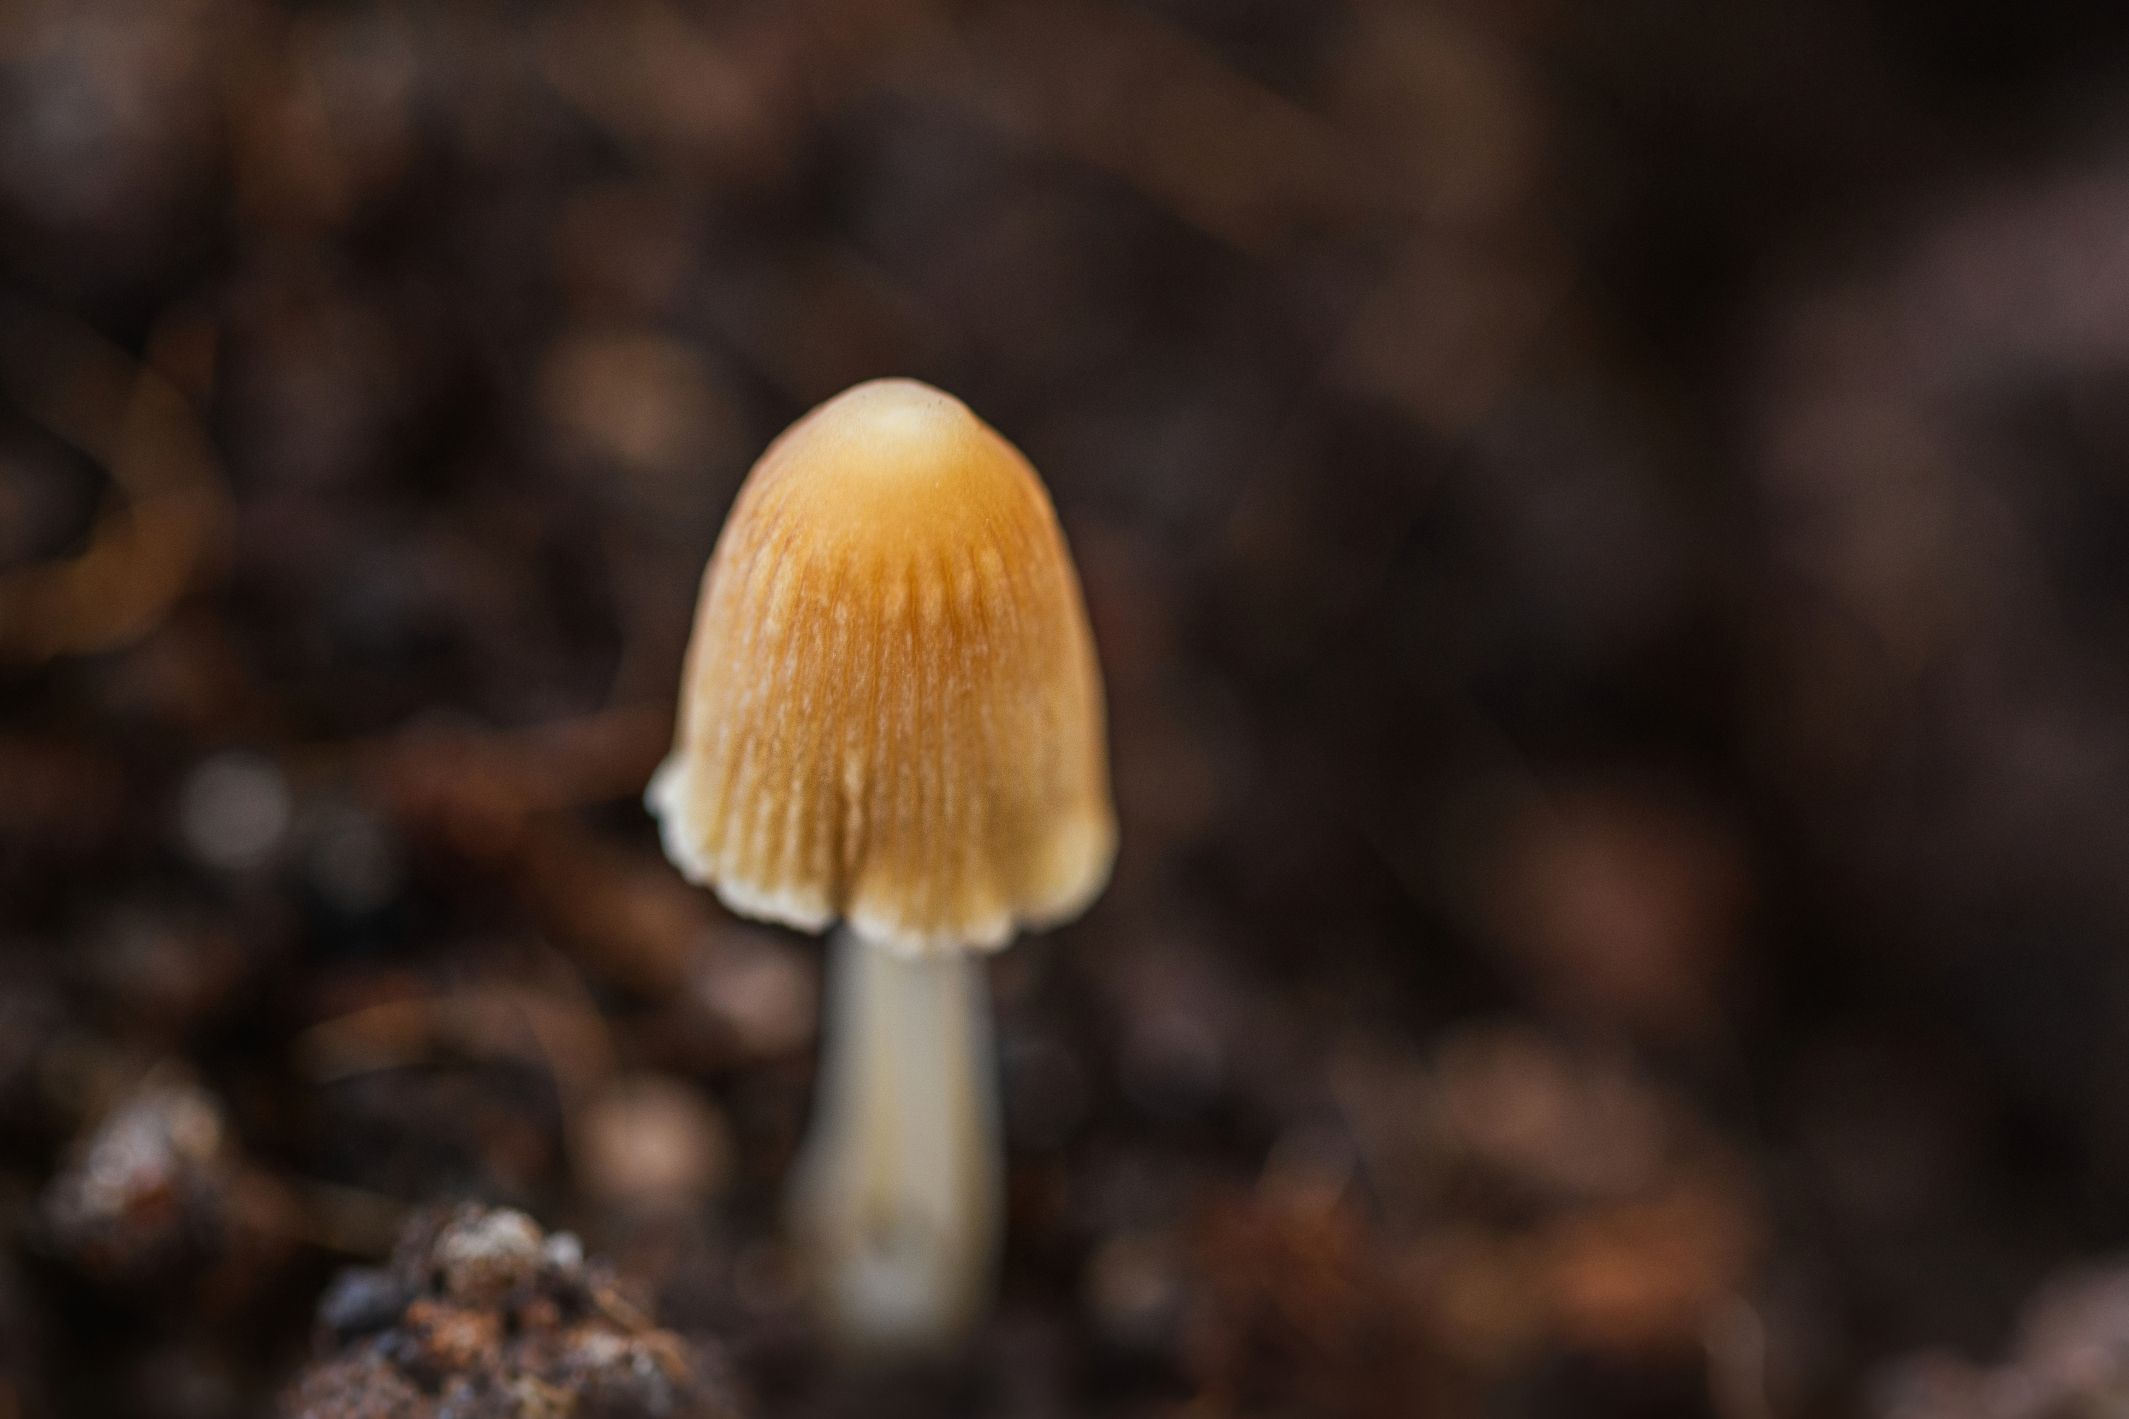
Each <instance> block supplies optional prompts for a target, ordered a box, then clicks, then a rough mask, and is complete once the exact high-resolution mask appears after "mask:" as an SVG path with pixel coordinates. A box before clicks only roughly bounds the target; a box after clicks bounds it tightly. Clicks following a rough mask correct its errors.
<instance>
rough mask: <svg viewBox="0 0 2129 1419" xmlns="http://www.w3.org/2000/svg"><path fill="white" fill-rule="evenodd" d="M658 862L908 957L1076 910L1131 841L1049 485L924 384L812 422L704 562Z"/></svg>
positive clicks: (776, 916) (882, 383)
mask: <svg viewBox="0 0 2129 1419" xmlns="http://www.w3.org/2000/svg"><path fill="white" fill-rule="evenodd" d="M646 801H647V802H648V803H649V805H650V807H651V809H652V811H653V812H655V813H656V814H657V815H658V818H659V821H660V826H661V828H662V829H663V832H664V839H665V850H666V855H667V856H668V857H670V858H672V860H673V862H674V863H675V864H676V865H678V866H679V868H680V869H681V870H682V871H683V872H684V873H686V874H687V876H688V877H689V878H690V879H692V880H694V881H697V882H704V883H708V884H709V885H711V886H712V887H714V888H715V889H716V891H717V894H718V896H720V897H721V898H723V900H724V901H725V903H726V904H727V905H728V906H730V907H731V908H732V909H733V910H735V911H738V912H741V913H743V914H745V915H747V916H754V917H762V918H766V919H768V920H771V921H780V922H785V923H788V924H790V925H792V926H798V927H803V928H805V929H806V930H809V931H817V930H819V929H821V928H822V927H824V926H826V925H827V924H828V923H829V922H831V921H833V920H834V919H835V918H836V917H838V916H840V917H843V918H845V919H846V920H848V921H849V923H850V924H851V926H852V927H853V928H854V929H855V930H856V931H857V932H858V933H859V934H860V935H861V936H864V937H866V938H868V939H870V940H872V941H875V942H878V943H880V944H883V945H887V946H891V947H895V948H897V949H900V950H903V951H908V952H924V951H936V950H946V949H953V948H959V947H982V948H986V949H991V948H996V947H999V946H1002V945H1004V944H1005V943H1006V942H1007V941H1008V940H1009V939H1011V937H1012V935H1013V932H1014V930H1015V928H1016V927H1018V926H1020V925H1022V924H1026V925H1030V926H1040V925H1043V924H1046V923H1050V922H1055V921H1059V920H1062V919H1064V918H1067V917H1071V916H1074V915H1076V914H1078V913H1079V912H1080V911H1082V910H1083V909H1085V907H1086V906H1087V904H1088V903H1089V902H1091V901H1093V899H1094V898H1095V897H1096V896H1097V895H1098V894H1099V893H1100V891H1101V888H1102V886H1103V884H1104V883H1105V882H1106V881H1107V880H1108V875H1109V865H1110V861H1111V859H1112V857H1113V856H1114V854H1115V844H1116V823H1115V816H1114V812H1113V810H1112V809H1111V807H1110V803H1109V771H1108V749H1107V739H1106V731H1105V729H1104V726H1103V712H1102V692H1101V672H1100V669H1099V667H1098V666H1097V664H1096V663H1095V658H1094V643H1093V637H1092V636H1091V635H1090V634H1089V632H1088V630H1087V616H1086V608H1085V605H1084V603H1083V602H1082V600H1081V597H1080V590H1079V578H1078V575H1077V573H1075V572H1074V571H1073V569H1072V559H1071V554H1070V553H1069V552H1067V551H1066V550H1065V544H1064V537H1063V535H1062V534H1061V533H1060V532H1059V531H1058V527H1057V517H1056V514H1055V513H1054V512H1052V511H1051V508H1050V499H1049V495H1048V494H1047V493H1045V492H1044V491H1043V487H1042V482H1041V480H1040V479H1038V478H1037V477H1036V476H1035V470H1034V469H1033V468H1031V467H1030V466H1029V465H1028V461H1027V460H1026V459H1025V458H1023V457H1022V456H1021V455H1020V452H1019V450H1017V449H1015V448H1014V447H1013V446H1012V445H1011V444H1009V443H1007V442H1006V441H1005V440H1004V439H1003V438H1001V437H1000V436H999V435H998V434H997V432H996V431H994V430H993V429H991V428H990V426H988V425H987V424H985V423H983V421H981V420H980V419H978V418H977V417H976V416H975V415H974V414H972V413H970V412H969V410H968V408H967V407H966V406H965V405H963V404H962V403H961V401H960V400H958V399H955V398H953V397H952V396H951V395H948V394H943V393H941V392H940V391H938V390H936V389H933V388H931V387H930V386H929V385H925V384H919V383H917V382H916V381H914V380H907V379H882V380H874V381H871V382H870V383H866V384H861V385H858V386H857V387H856V388H854V389H850V390H847V391H845V392H844V393H842V394H840V395H838V396H836V397H835V398H834V399H831V400H829V401H828V402H827V403H826V404H823V405H821V406H820V407H819V408H818V409H815V410H814V411H813V412H812V413H810V414H808V415H806V417H804V418H803V419H800V420H799V421H798V422H797V423H796V424H794V425H792V426H791V428H790V429H788V430H787V431H785V433H784V434H783V436H782V437H781V438H779V439H777V440H776V442H775V443H773V444H771V445H770V446H769V451H768V452H767V453H764V454H763V455H762V457H761V461H760V462H759V463H757V464H755V465H754V471H753V472H752V473H750V474H748V475H747V481H746V484H745V486H744V487H742V488H741V489H740V491H739V500H738V502H737V503H736V504H735V505H734V507H733V509H732V515H731V518H730V519H729V520H728V521H727V522H726V523H725V528H724V533H723V535H722V536H721V537H720V538H719V539H718V542H717V551H716V553H715V555H713V556H712V557H711V558H710V566H709V570H708V572H706V573H705V574H704V577H703V585H702V600H701V603H700V605H699V607H698V608H697V611H696V618H695V633H694V639H693V641H692V642H691V643H690V645H689V647H688V656H687V666H686V669H685V671H684V678H683V684H682V688H681V705H680V723H679V729H678V733H677V736H676V739H675V742H674V746H673V752H672V755H671V757H669V758H668V759H667V760H666V762H665V764H664V766H663V767H661V768H660V769H659V770H658V774H657V776H656V777H655V778H653V779H652V781H651V786H650V791H649V793H648V795H647V800H646Z"/></svg>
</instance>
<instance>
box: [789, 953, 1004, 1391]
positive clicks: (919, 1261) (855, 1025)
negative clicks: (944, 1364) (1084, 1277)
mask: <svg viewBox="0 0 2129 1419" xmlns="http://www.w3.org/2000/svg"><path fill="white" fill-rule="evenodd" d="M827 971H828V981H827V1002H826V1010H825V1013H824V1018H823V1032H824V1038H823V1042H822V1050H823V1054H822V1060H821V1073H820V1082H819V1084H818V1086H817V1089H816V1094H815V1103H814V1116H813V1124H812V1128H811V1131H810V1133H809V1134H808V1136H807V1139H806V1143H805V1147H804V1149H803V1150H802V1152H801V1155H800V1159H799V1165H798V1171H797V1179H796V1185H795V1188H794V1191H793V1195H792V1219H793V1223H794V1227H795V1230H796V1232H797V1234H798V1239H799V1244H800V1246H801V1249H802V1251H803V1253H804V1257H805V1261H806V1264H807V1268H808V1271H809V1273H810V1275H811V1279H812V1281H813V1284H814V1287H815V1292H816V1297H817V1299H818V1301H819V1303H820V1305H821V1308H822V1310H823V1312H824V1316H825V1319H826V1321H827V1324H828V1326H829V1329H830V1331H831V1333H832V1334H833V1335H834V1336H835V1337H836V1339H837V1340H838V1341H839V1342H840V1343H842V1344H844V1345H845V1346H847V1347H849V1348H852V1349H856V1350H868V1351H874V1352H880V1351H901V1352H910V1351H922V1350H930V1349H938V1348H941V1347H943V1346H946V1345H949V1344H951V1343H952V1342H953V1341H954V1340H956V1339H958V1338H959V1337H960V1336H962V1335H964V1334H965V1333H966V1332H967V1330H968V1329H969V1327H970V1326H971V1325H972V1324H973V1323H974V1322H975V1320H976V1319H977V1317H978V1316H980V1315H981V1314H982V1311H983V1309H984V1306H985V1302H986V1301H987V1299H988V1296H989V1292H990V1288H991V1283H992V1272H993V1269H994V1266H995V1263H996V1259H997V1253H998V1234H999V1226H1000V1213H1001V1211H1002V1192H1003V1177H1004V1164H1003V1158H1002V1145H1001V1142H1000V1139H999V1132H998V1091H997V1078H996V1074H997V1067H996V1061H995V1059H994V1057H993V1055H992V1046H991V1032H990V1004H989V999H988V994H987V992H986V991H985V989H984V981H983V974H982V972H983V966H982V963H981V961H980V960H979V959H978V958H977V957H976V956H975V955H973V954H972V953H970V952H966V951H944V952H939V953H937V954H933V955H927V956H910V955H903V954H901V953H899V952H896V951H894V950H891V949H889V948H886V947H883V946H879V945H875V944H874V943H872V942H870V941H867V940H864V939H863V938H861V937H859V936H858V935H857V934H856V933H854V932H852V931H851V930H849V929H848V928H843V929H841V930H838V931H837V932H836V933H835V936H834V939H833V940H832V941H831V942H830V944H829V949H828V964H827Z"/></svg>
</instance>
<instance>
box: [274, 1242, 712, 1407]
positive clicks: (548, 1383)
mask: <svg viewBox="0 0 2129 1419" xmlns="http://www.w3.org/2000/svg"><path fill="white" fill-rule="evenodd" d="M318 1349H319V1352H320V1358H319V1359H318V1361H317V1362H316V1363H315V1364H313V1365H312V1366H311V1367H310V1368H309V1369H308V1370H306V1371H305V1372H304V1373H303V1374H302V1375H301V1376H300V1377H299V1378H298V1379H297V1380H296V1382H295V1383H294V1384H293V1385H292V1386H291V1387H290V1388H289V1390H288V1392H287V1393H286V1394H285V1395H284V1396H283V1399H282V1403H281V1412H282V1414H284V1415H287V1416H290V1419H429V1416H436V1419H442V1416H445V1415H449V1416H451V1419H632V1417H633V1416H644V1417H645V1419H651V1416H656V1419H668V1417H669V1419H738V1416H739V1415H740V1413H741V1410H740V1409H739V1407H738V1405H737V1404H736V1402H735V1401H734V1399H733V1397H732V1393H731V1389H730V1387H729V1385H728V1384H727V1382H726V1380H725V1378H724V1375H723V1373H722V1369H721V1367H720V1365H719V1364H718V1363H717V1362H716V1360H715V1359H714V1358H713V1357H712V1356H710V1355H708V1354H707V1353H705V1352H704V1351H703V1350H702V1349H701V1348H700V1347H699V1346H695V1345H691V1344H690V1343H688V1342H686V1341H684V1340H682V1339H680V1338H679V1337H678V1336H676V1335H673V1334H672V1333H670V1332H668V1331H663V1330H659V1329H658V1328H657V1327H656V1326H654V1325H653V1324H652V1323H651V1321H650V1320H649V1318H648V1317H647V1316H646V1315H645V1314H644V1313H643V1312H642V1311H641V1310H639V1309H638V1308H637V1306H636V1305H635V1303H633V1302H632V1301H630V1300H629V1299H628V1298H627V1297H626V1296H624V1295H623V1294H622V1293H621V1291H620V1289H619V1288H618V1286H617V1283H616V1282H615V1280H614V1278H613V1276H612V1275H611V1274H610V1273H609V1272H608V1271H607V1270H606V1268H604V1267H602V1266H599V1265H597V1264H595V1263H587V1262H586V1261H585V1259H584V1255H583V1249H582V1247H581V1246H579V1244H578V1242H577V1240H576V1238H575V1237H574V1236H571V1235H570V1234H569V1233H567V1232H556V1233H552V1234H548V1233H544V1232H542V1231H541V1230H540V1227H539V1225H538V1224H537V1223H535V1222H534V1221H533V1220H532V1219H531V1218H529V1217H527V1216H526V1215H525V1214H524V1213H522V1212H513V1211H510V1210H508V1209H500V1208H496V1209H491V1208H483V1207H462V1208H459V1209H458V1210H456V1211H438V1212H431V1213H427V1214H424V1215H423V1216H422V1217H420V1218H419V1219H417V1220H416V1221H415V1222H414V1223H413V1224H411V1225H410V1226H409V1227H408V1229H407V1232H406V1234H405V1236H404V1237H403V1238H402V1239H401V1242H400V1245H399V1249H398V1251H397V1252H396V1254H395V1255H394V1256H393V1258H392V1261H391V1264H390V1265H389V1266H388V1267H385V1268H382V1269H372V1268H358V1269H354V1270H350V1271H347V1272H344V1273H342V1274H341V1276H340V1278H339V1279H338V1280H337V1281H335V1282H334V1284H333V1285H332V1287H331V1288H330V1289H329V1290H328V1291H327V1293H326V1296H325V1299H324V1300H323V1302H322V1303H321V1304H320V1306H319V1311H318Z"/></svg>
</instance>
